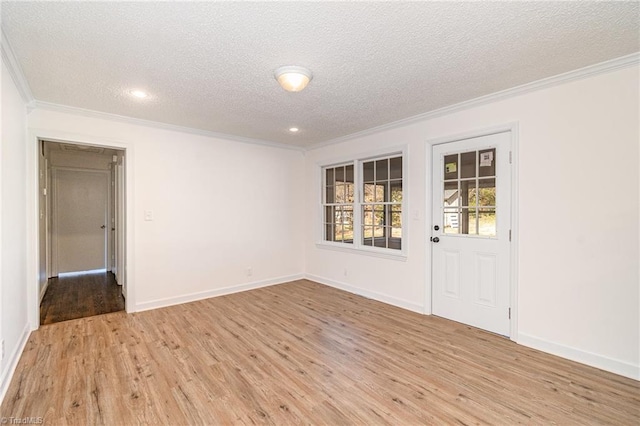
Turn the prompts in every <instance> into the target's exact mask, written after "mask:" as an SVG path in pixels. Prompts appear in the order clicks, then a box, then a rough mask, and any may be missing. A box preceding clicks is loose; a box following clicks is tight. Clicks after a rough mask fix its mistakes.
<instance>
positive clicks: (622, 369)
mask: <svg viewBox="0 0 640 426" xmlns="http://www.w3.org/2000/svg"><path fill="white" fill-rule="evenodd" d="M518 343H519V344H521V345H523V346H527V347H529V348H533V349H537V350H540V351H543V352H546V353H550V354H553V355H557V356H559V357H562V358H565V359H569V360H571V361H576V362H579V363H581V364H586V365H589V366H591V367H595V368H599V369H601V370H605V371H609V372H611V373H615V374H619V375H621V376H624V377H628V378H630V379H634V380H640V365H634V364H632V363H630V362H626V361H622V360H619V359H615V358H609V357H606V356H603V355H599V354H595V353H593V352H587V351H583V350H581V349H577V348H573V347H571V346H565V345H561V344H559V343H554V342H550V341H548V340H544V339H541V338H539V337H535V336H532V335H529V334H525V333H520V337H519V341H518Z"/></svg>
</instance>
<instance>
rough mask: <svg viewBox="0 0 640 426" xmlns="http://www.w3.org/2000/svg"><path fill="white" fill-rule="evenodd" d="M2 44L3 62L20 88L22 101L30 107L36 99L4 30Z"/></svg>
mask: <svg viewBox="0 0 640 426" xmlns="http://www.w3.org/2000/svg"><path fill="white" fill-rule="evenodd" d="M1 37H2V43H1V49H0V50H2V62H4V64H5V65H6V66H7V69H8V70H9V74H10V75H11V78H12V79H13V82H14V83H15V84H16V87H17V88H18V92H20V96H22V99H23V100H24V102H25V103H26V104H27V105H29V104H31V103H33V101H34V99H35V98H34V97H33V94H32V93H31V88H30V87H29V83H28V82H27V79H26V78H25V76H24V73H23V72H22V67H21V66H20V63H18V60H17V59H16V55H15V53H14V52H13V48H12V47H11V44H10V43H9V39H8V38H7V35H6V34H5V33H4V28H3V29H2V35H1Z"/></svg>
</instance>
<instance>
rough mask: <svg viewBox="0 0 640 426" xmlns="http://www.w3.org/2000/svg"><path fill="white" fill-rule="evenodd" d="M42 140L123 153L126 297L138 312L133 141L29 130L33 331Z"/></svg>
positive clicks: (127, 306)
mask: <svg viewBox="0 0 640 426" xmlns="http://www.w3.org/2000/svg"><path fill="white" fill-rule="evenodd" d="M41 140H46V141H51V142H62V143H72V144H75V145H90V146H101V147H105V148H111V149H118V150H124V151H125V156H126V157H128V160H127V161H126V163H125V171H124V174H125V191H126V194H125V201H126V203H125V214H124V215H125V222H126V235H125V256H126V263H125V271H124V272H125V276H126V281H127V294H126V296H125V310H126V312H129V313H130V312H135V311H136V300H135V279H134V277H135V269H134V268H135V263H134V262H133V253H134V230H135V229H134V226H135V224H134V211H135V204H134V182H133V176H134V167H133V165H134V161H133V158H134V149H133V144H132V143H131V142H125V141H121V140H113V139H108V138H102V137H99V136H92V135H79V134H75V133H68V132H64V131H59V130H51V129H29V136H28V140H27V303H28V320H29V324H30V326H31V330H37V329H38V327H39V326H40V294H39V289H38V287H39V283H38V281H39V280H38V272H39V266H40V264H39V261H40V259H39V257H40V254H39V251H40V250H39V247H40V236H39V203H40V201H39V186H38V185H39V184H38V178H39V176H38V173H39V163H38V155H39V151H38V146H39V144H40V141H41Z"/></svg>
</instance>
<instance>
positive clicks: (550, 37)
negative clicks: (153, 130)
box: [2, 1, 640, 146]
mask: <svg viewBox="0 0 640 426" xmlns="http://www.w3.org/2000/svg"><path fill="white" fill-rule="evenodd" d="M638 21H639V3H638V2H587V1H582V2H261V3H247V2H137V3H123V2H64V3H62V2H23V1H21V2H6V1H3V2H2V27H3V28H4V31H5V34H6V35H7V38H8V40H9V42H10V44H11V46H12V48H13V50H14V52H15V54H16V57H17V59H18V62H19V63H20V65H21V67H22V69H23V72H24V74H25V76H26V79H27V81H28V83H29V85H30V87H31V91H32V93H33V95H34V97H35V98H36V99H37V100H39V101H45V102H52V103H57V104H63V105H68V106H73V107H80V108H86V109H90V110H96V111H103V112H108V113H113V114H118V115H123V116H129V117H135V118H141V119H146V120H153V121H159V122H163V123H169V124H175V125H180V126H186V127H192V128H196V129H201V130H208V131H213V132H218V133H225V134H229V135H234V136H240V137H245V138H253V139H260V140H267V141H272V142H280V143H285V144H292V145H297V146H309V145H312V144H315V143H319V142H324V141H327V140H331V139H334V138H337V137H341V136H345V135H349V134H352V133H355V132H358V131H362V130H366V129H370V128H373V127H377V126H380V125H383V124H387V123H390V122H393V121H397V120H400V119H403V118H407V117H411V116H414V115H418V114H422V113H426V112H429V111H433V110H435V109H438V108H442V107H445V106H448V105H452V104H455V103H459V102H462V101H465V100H469V99H472V98H476V97H479V96H482V95H486V94H490V93H493V92H497V91H500V90H503V89H507V88H510V87H514V86H518V85H521V84H524V83H528V82H531V81H535V80H539V79H542V78H545V77H549V76H552V75H557V74H560V73H563V72H567V71H570V70H575V69H578V68H581V67H584V66H587V65H591V64H595V63H598V62H602V61H605V60H608V59H612V58H617V57H620V56H624V55H628V54H631V53H634V52H637V51H638V50H640V46H639V43H640V41H639V39H640V37H639V23H638ZM282 65H302V66H305V67H307V68H309V69H311V70H312V72H313V74H314V77H313V80H312V81H311V83H310V84H309V86H308V87H307V89H305V90H304V91H303V92H300V93H289V92H285V91H284V90H283V89H281V88H280V87H279V86H278V84H277V82H276V81H275V79H274V77H273V71H274V70H275V69H276V68H278V67H280V66H282ZM132 88H143V89H145V90H147V91H148V92H149V93H150V94H151V97H150V98H149V99H146V100H142V101H141V100H136V99H132V98H130V97H129V96H127V94H126V92H127V91H128V90H130V89H132ZM291 126H296V127H299V128H300V132H299V133H297V134H290V133H289V132H288V130H287V129H288V128H289V127H291Z"/></svg>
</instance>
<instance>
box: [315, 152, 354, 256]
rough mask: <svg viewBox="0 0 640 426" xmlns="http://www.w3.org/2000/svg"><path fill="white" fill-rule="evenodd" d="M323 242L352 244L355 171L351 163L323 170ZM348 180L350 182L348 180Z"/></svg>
mask: <svg viewBox="0 0 640 426" xmlns="http://www.w3.org/2000/svg"><path fill="white" fill-rule="evenodd" d="M322 170H323V194H322V206H323V209H322V218H323V220H322V223H323V240H324V241H331V242H335V243H347V244H353V240H354V216H353V212H354V205H355V169H354V165H353V163H347V164H340V165H334V166H327V167H324V168H323V169H322ZM349 179H350V180H349Z"/></svg>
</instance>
